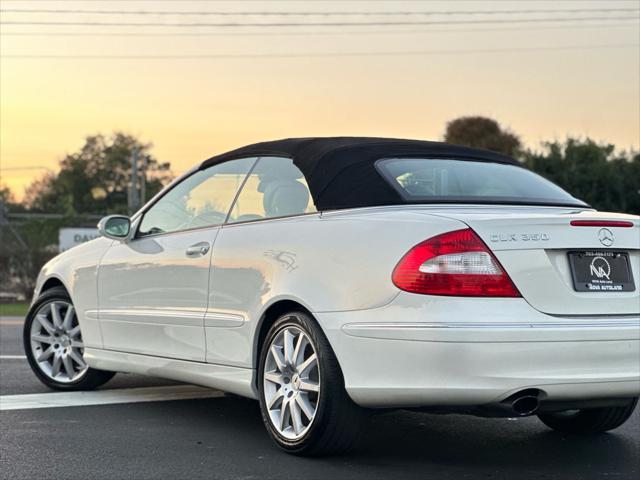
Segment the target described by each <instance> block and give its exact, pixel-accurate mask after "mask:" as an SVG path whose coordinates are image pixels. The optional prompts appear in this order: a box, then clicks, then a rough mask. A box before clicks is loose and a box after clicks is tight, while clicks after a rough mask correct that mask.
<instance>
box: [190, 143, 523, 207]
mask: <svg viewBox="0 0 640 480" xmlns="http://www.w3.org/2000/svg"><path fill="white" fill-rule="evenodd" d="M258 156H278V157H288V158H291V159H292V160H293V163H294V164H295V165H296V166H297V167H298V168H299V169H300V170H301V171H302V173H303V174H304V176H305V178H306V180H307V183H308V184H309V190H310V191H311V196H312V197H313V200H314V203H315V205H316V208H317V209H318V210H330V209H341V208H356V207H370V206H377V205H396V204H402V203H407V201H406V200H405V199H403V198H402V196H401V195H400V194H399V193H398V191H397V190H396V189H394V188H393V187H392V186H391V185H390V184H389V182H387V181H386V180H385V179H384V178H383V177H382V175H381V174H380V173H379V172H378V170H377V169H376V168H375V162H376V161H377V160H380V159H382V158H411V157H416V158H438V159H446V158H451V159H461V160H472V161H479V162H494V163H506V164H510V165H518V162H517V161H516V160H514V159H512V158H510V157H507V156H504V155H500V154H498V153H494V152H490V151H487V150H478V149H473V148H467V147H461V146H457V145H450V144H447V143H441V142H427V141H422V140H402V139H394V138H373V137H312V138H287V139H283V140H274V141H270V142H261V143H255V144H253V145H248V146H246V147H242V148H238V149H236V150H232V151H231V152H227V153H223V154H221V155H217V156H215V157H211V158H210V159H208V160H205V161H204V162H203V163H202V165H201V166H200V168H206V167H209V166H211V165H215V164H217V163H221V162H225V161H227V160H232V159H235V158H243V157H258Z"/></svg>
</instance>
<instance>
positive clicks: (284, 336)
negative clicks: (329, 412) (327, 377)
mask: <svg viewBox="0 0 640 480" xmlns="http://www.w3.org/2000/svg"><path fill="white" fill-rule="evenodd" d="M319 368H320V367H319V364H318V357H317V354H316V349H315V346H314V345H313V342H312V341H311V339H310V337H309V336H308V335H307V334H306V333H305V332H304V331H302V330H301V329H300V328H297V327H294V326H286V327H284V328H283V329H282V330H280V331H279V332H278V333H277V334H276V335H275V336H274V337H273V340H272V341H271V344H270V345H269V350H268V352H267V357H266V361H265V363H264V372H263V387H264V388H263V392H264V393H263V395H264V400H265V405H266V407H267V410H268V412H269V418H270V420H271V424H272V425H273V427H274V428H275V429H276V431H277V432H278V433H279V434H280V435H281V436H283V437H285V438H286V439H287V440H298V439H300V438H302V437H303V436H304V435H305V434H306V433H307V431H308V430H309V428H310V427H311V424H312V423H313V420H314V418H315V417H316V414H317V412H318V401H319V395H320V388H321V385H320V369H319Z"/></svg>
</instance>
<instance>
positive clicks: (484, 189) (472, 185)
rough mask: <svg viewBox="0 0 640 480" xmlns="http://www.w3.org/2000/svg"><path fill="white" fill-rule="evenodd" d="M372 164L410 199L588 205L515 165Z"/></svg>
mask: <svg viewBox="0 0 640 480" xmlns="http://www.w3.org/2000/svg"><path fill="white" fill-rule="evenodd" d="M376 166H377V168H378V170H379V171H380V172H381V173H382V175H383V176H384V177H385V178H386V179H387V181H389V182H390V183H391V184H392V185H393V187H394V188H395V189H396V190H399V191H400V193H401V194H402V196H403V197H404V198H405V199H406V200H407V201H410V202H411V201H413V202H423V203H430V202H433V203H446V202H451V203H501V204H504V203H512V204H533V205H563V206H564V205H567V206H575V207H586V206H588V205H586V204H585V203H584V202H582V201H581V200H578V199H576V198H574V197H572V196H571V195H569V194H568V193H567V192H565V191H564V190H562V189H561V188H560V187H558V186H557V185H555V184H553V183H551V182H550V181H548V180H545V179H544V178H542V177H541V176H539V175H537V174H535V173H533V172H531V171H529V170H526V169H525V168H522V167H519V166H516V165H508V164H502V163H490V162H478V161H469V160H443V159H428V158H391V159H385V160H380V161H378V163H377V164H376Z"/></svg>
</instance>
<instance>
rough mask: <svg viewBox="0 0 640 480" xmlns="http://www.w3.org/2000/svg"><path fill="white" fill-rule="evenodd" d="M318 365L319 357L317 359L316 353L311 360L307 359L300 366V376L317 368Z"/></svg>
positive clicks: (310, 357) (311, 356)
mask: <svg viewBox="0 0 640 480" xmlns="http://www.w3.org/2000/svg"><path fill="white" fill-rule="evenodd" d="M317 363H318V357H316V354H315V353H312V354H311V355H310V356H309V358H307V359H306V360H305V361H304V362H302V363H301V364H300V365H299V366H298V373H299V374H300V375H302V373H303V372H304V371H305V370H307V369H309V368H311V367H313V366H315V365H316V364H317Z"/></svg>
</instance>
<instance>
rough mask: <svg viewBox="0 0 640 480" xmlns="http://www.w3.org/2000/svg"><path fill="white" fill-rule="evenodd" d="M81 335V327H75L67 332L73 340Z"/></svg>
mask: <svg viewBox="0 0 640 480" xmlns="http://www.w3.org/2000/svg"><path fill="white" fill-rule="evenodd" d="M79 333H80V325H76V326H75V327H73V328H72V329H71V330H69V331H68V332H67V334H68V335H69V336H70V337H71V338H73V337H75V336H77V335H78V334H79Z"/></svg>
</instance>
